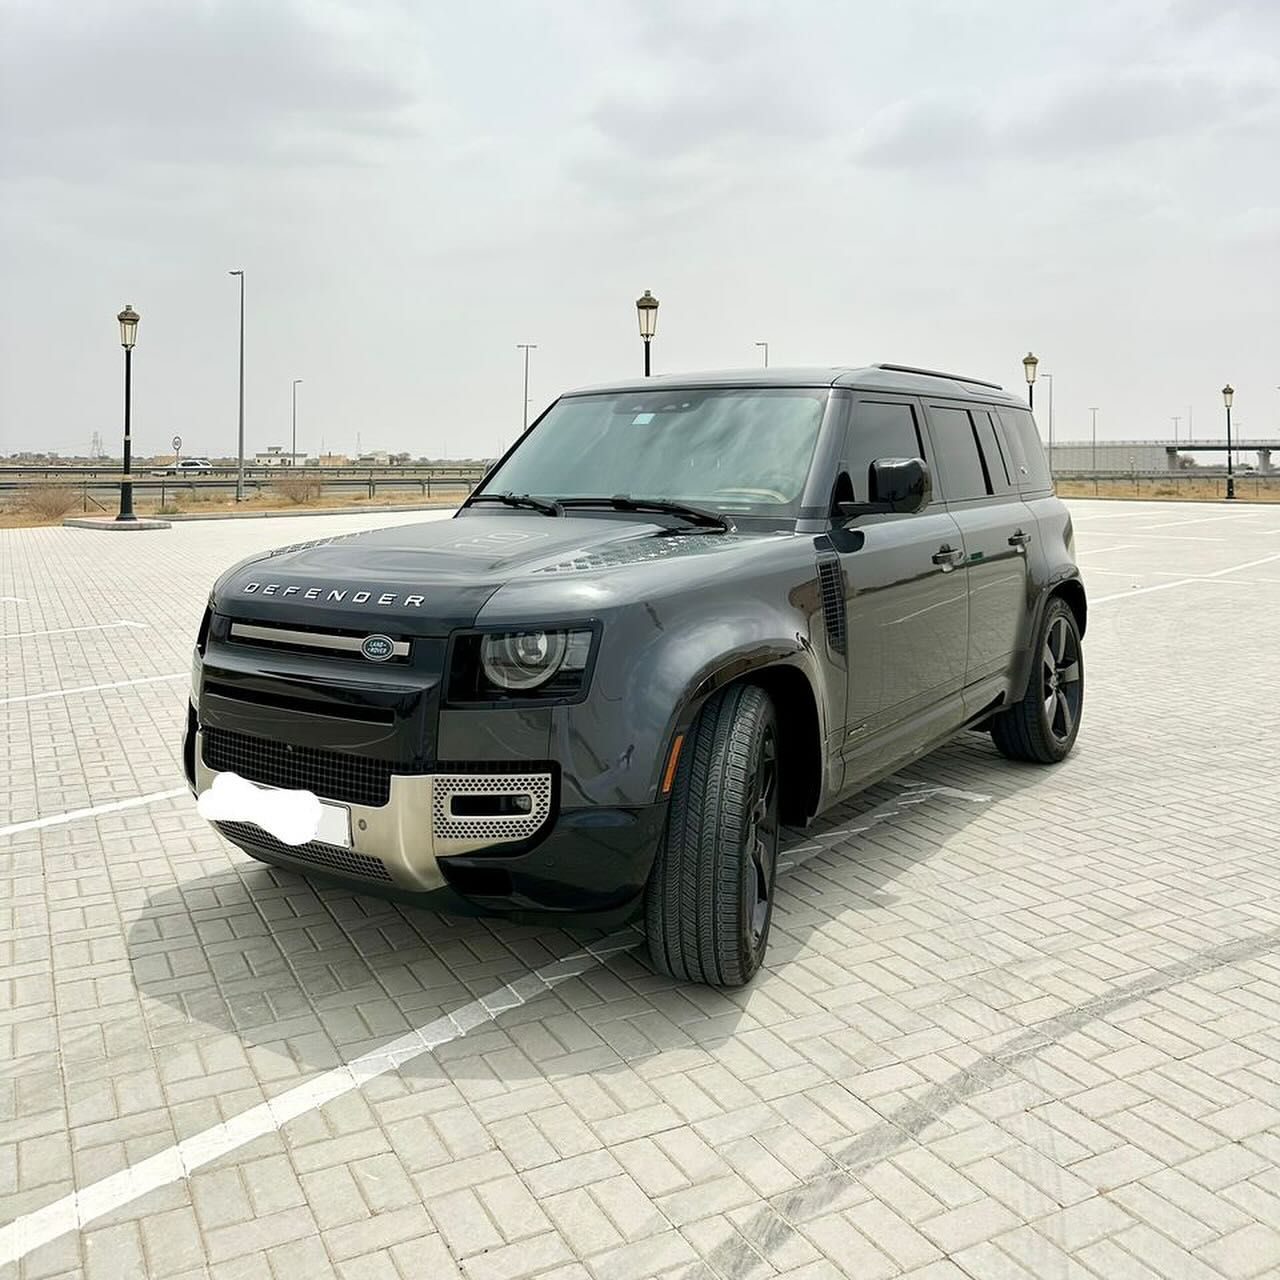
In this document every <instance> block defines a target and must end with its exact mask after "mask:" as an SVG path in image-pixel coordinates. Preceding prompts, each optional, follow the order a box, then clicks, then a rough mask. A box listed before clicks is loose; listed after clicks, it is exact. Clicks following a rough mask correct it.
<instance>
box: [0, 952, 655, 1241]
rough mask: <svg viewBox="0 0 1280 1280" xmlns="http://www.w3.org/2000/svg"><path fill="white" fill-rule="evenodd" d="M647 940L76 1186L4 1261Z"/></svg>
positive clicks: (501, 993) (507, 995) (21, 1229)
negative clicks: (126, 1166)
mask: <svg viewBox="0 0 1280 1280" xmlns="http://www.w3.org/2000/svg"><path fill="white" fill-rule="evenodd" d="M639 941H640V938H639V934H638V932H637V931H636V930H635V929H627V930H625V931H624V932H622V933H617V934H612V935H610V936H609V937H607V938H603V939H601V940H600V941H599V942H598V943H595V944H594V945H592V946H588V947H586V948H584V949H583V950H582V951H576V952H574V953H573V955H570V956H566V957H565V959H563V960H557V961H555V962H554V963H552V964H549V965H546V966H545V967H544V968H542V969H538V970H537V971H536V972H534V973H530V974H527V975H526V976H525V977H523V978H517V979H516V980H515V981H514V982H508V983H506V984H505V985H504V986H501V987H499V988H498V989H497V990H496V991H494V992H492V993H490V994H489V995H487V996H483V997H482V998H481V999H479V1000H473V1001H472V1002H471V1003H470V1004H468V1005H465V1006H464V1007H463V1008H461V1009H455V1010H454V1011H453V1013H450V1014H446V1015H445V1016H444V1017H442V1018H437V1019H436V1020H435V1021H434V1022H428V1023H427V1024H426V1026H423V1027H418V1028H416V1029H415V1030H413V1031H409V1032H407V1033H406V1034H405V1035H402V1036H400V1037H399V1038H398V1039H395V1040H392V1041H391V1042H390V1043H389V1044H385V1045H383V1046H382V1047H381V1048H380V1049H373V1050H371V1051H370V1052H369V1053H362V1054H361V1055H360V1056H359V1057H358V1058H353V1059H352V1060H351V1061H350V1062H348V1063H344V1064H343V1065H342V1066H340V1067H334V1068H333V1069H332V1070H331V1071H325V1072H323V1073H322V1074H320V1075H318V1076H316V1077H315V1079H313V1080H308V1081H307V1082H306V1083H305V1084H300V1085H296V1086H295V1087H294V1088H292V1089H286V1090H285V1091H284V1093H281V1094H279V1095H278V1096H277V1097H274V1098H268V1099H267V1101H266V1102H261V1103H259V1104H258V1105H257V1106H256V1107H251V1108H250V1109H249V1110H248V1111H242V1112H241V1113H240V1114H239V1115H238V1116H233V1117H232V1118H231V1119H230V1120H227V1121H224V1122H223V1123H222V1124H215V1125H213V1126H212V1127H211V1128H208V1129H205V1130H203V1131H202V1132H200V1133H197V1134H194V1135H193V1136H191V1137H190V1138H186V1139H184V1140H183V1141H182V1142H179V1143H177V1144H176V1145H175V1146H172V1147H167V1148H166V1149H165V1150H163V1151H160V1152H158V1153H157V1154H156V1155H154V1156H151V1157H149V1158H148V1159H146V1160H142V1161H140V1162H139V1163H138V1164H135V1165H131V1166H130V1167H128V1168H126V1169H121V1170H120V1172H119V1173H113V1174H111V1175H110V1176H109V1177H106V1178H100V1179H99V1180H98V1181H97V1182H94V1183H91V1184H90V1185H89V1186H87V1187H85V1188H84V1190H82V1191H73V1192H71V1193H70V1194H69V1195H65V1196H63V1197H62V1199H61V1200H55V1201H54V1202H53V1203H52V1204H47V1205H45V1207H44V1208H43V1209H36V1210H35V1211H34V1212H32V1213H27V1214H24V1215H23V1216H22V1217H20V1218H17V1219H15V1220H14V1221H13V1222H11V1223H9V1224H8V1226H5V1227H2V1228H0V1266H4V1265H5V1264H7V1263H11V1262H17V1261H18V1260H19V1259H20V1258H25V1257H26V1256H27V1254H29V1253H31V1252H33V1251H34V1250H36V1249H39V1248H40V1247H41V1246H43V1245H46V1244H48V1243H50V1241H53V1240H56V1239H57V1238H58V1237H59V1236H61V1235H65V1234H66V1233H67V1232H68V1231H76V1230H79V1229H81V1228H83V1227H85V1226H87V1225H88V1224H89V1223H90V1222H94V1221H96V1220H97V1219H98V1218H102V1217H105V1216H106V1215H107V1214H109V1213H114V1212H115V1211H116V1210H117V1209H119V1208H120V1207H121V1206H122V1205H126V1204H130V1203H131V1202H132V1201H134V1200H138V1199H140V1198H141V1197H142V1196H145V1195H147V1194H149V1193H150V1192H152V1191H156V1190H158V1189H159V1188H161V1187H166V1186H168V1185H169V1184H170V1183H171V1182H180V1181H182V1179H184V1178H187V1177H189V1176H190V1175H191V1174H192V1173H194V1172H195V1171H196V1170H197V1169H201V1168H203V1167H204V1166H205V1165H207V1164H211V1163H212V1162H213V1161H214V1160H220V1159H221V1158H222V1157H223V1156H225V1155H227V1154H229V1153H230V1152H232V1151H236V1150H238V1149H239V1148H240V1147H243V1146H246V1145H247V1144H248V1143H250V1142H253V1141H255V1140H256V1139H258V1138H261V1137H264V1136H265V1135H267V1134H269V1133H275V1132H276V1131H278V1130H279V1129H281V1128H283V1127H284V1126H285V1125H286V1124H288V1123H289V1121H290V1120H294V1119H296V1118H297V1117H298V1116H301V1115H305V1114H306V1113H307V1112H309V1111H314V1110H315V1109H316V1108H317V1107H323V1106H324V1105H325V1104H326V1103H329V1102H332V1101H333V1100H334V1099H335V1098H340V1097H342V1095H343V1094H346V1093H351V1092H353V1091H354V1090H356V1089H359V1088H361V1087H362V1086H364V1085H365V1084H367V1083H368V1082H369V1081H370V1080H376V1079H377V1078H378V1077H379V1076H384V1075H386V1074H387V1073H388V1072H391V1071H398V1070H399V1069H400V1068H401V1067H402V1066H404V1065H405V1063H408V1062H412V1061H413V1060H414V1059H415V1058H419V1057H421V1056H422V1055H423V1054H424V1053H431V1052H433V1051H434V1050H436V1049H438V1048H439V1047H440V1046H441V1045H445V1044H448V1043H449V1042H450V1041H452V1040H458V1039H460V1038H461V1037H463V1036H465V1035H466V1034H467V1033H468V1032H469V1031H473V1030H474V1029H475V1028H476V1027H480V1026H484V1025H485V1024H486V1023H488V1022H492V1021H494V1020H495V1019H496V1018H497V1017H498V1016H499V1015H500V1014H502V1013H504V1012H505V1011H506V1010H508V1009H518V1008H519V1007H520V1006H521V1005H523V1004H527V1003H528V1002H529V1001H530V1000H532V999H534V998H535V997H536V996H540V995H543V994H544V993H546V992H547V991H551V990H552V989H554V988H555V987H558V986H559V985H560V984H561V983H562V982H567V981H568V980H569V979H570V978H576V977H579V976H580V975H581V974H583V973H586V972H587V971H588V970H590V969H594V968H595V966H596V965H598V964H600V963H601V962H602V961H604V960H606V959H607V958H608V957H609V956H611V955H616V954H618V953H619V952H622V951H630V950H632V948H634V947H635V946H636V945H637V943H638V942H639Z"/></svg>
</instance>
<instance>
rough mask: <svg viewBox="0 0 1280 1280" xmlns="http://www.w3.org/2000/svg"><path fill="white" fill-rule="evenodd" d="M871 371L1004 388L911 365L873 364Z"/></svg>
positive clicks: (979, 380) (995, 383)
mask: <svg viewBox="0 0 1280 1280" xmlns="http://www.w3.org/2000/svg"><path fill="white" fill-rule="evenodd" d="M871 367H872V368H873V369H888V370H889V372H890V373H922V374H924V375H925V376H926V377H929V378H947V379H949V380H950V381H951V382H971V383H973V385H974V386H975V387H994V388H995V389H996V390H997V391H1003V390H1004V388H1003V387H1002V386H1001V385H1000V384H999V383H998V382H984V381H983V380H982V379H981V378H966V377H965V376H964V374H962V373H942V372H940V371H939V370H937V369H917V368H916V366H915V365H913V364H873V365H872V366H871Z"/></svg>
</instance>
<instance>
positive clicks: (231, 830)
mask: <svg viewBox="0 0 1280 1280" xmlns="http://www.w3.org/2000/svg"><path fill="white" fill-rule="evenodd" d="M213 825H214V826H215V827H217V829H218V830H219V831H221V832H222V834H223V835H224V836H226V837H227V838H228V839H230V840H237V841H239V840H243V841H244V843H245V844H252V845H257V846H258V848H260V849H269V850H270V851H271V852H272V853H279V854H283V855H284V856H285V857H288V858H292V859H293V860H294V861H295V862H305V863H307V864H308V865H310V866H313V867H319V868H322V869H324V870H328V871H340V872H342V873H343V874H344V875H349V876H363V877H364V879H366V880H381V881H384V882H386V883H390V882H391V872H389V871H388V870H387V867H386V863H384V862H382V861H381V860H380V859H378V858H371V857H369V855H368V854H364V853H356V852H355V851H354V850H352V849H344V848H342V846H341V845H336V844H324V843H323V842H321V841H319V840H311V841H309V842H308V843H307V844H285V843H284V841H283V840H277V839H276V838H275V836H273V835H271V834H270V833H269V832H267V831H264V830H263V829H262V828H261V827H256V826H254V824H253V823H252V822H215V823H214V824H213Z"/></svg>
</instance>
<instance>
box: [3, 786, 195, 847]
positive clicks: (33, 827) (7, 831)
mask: <svg viewBox="0 0 1280 1280" xmlns="http://www.w3.org/2000/svg"><path fill="white" fill-rule="evenodd" d="M189 794H190V792H189V791H188V790H187V788H186V787H174V788H173V790H172V791H153V792H151V793H150V795H145V796H131V797H130V798H129V799H128V800H112V801H110V802H109V803H107V804H95V805H93V806H92V807H91V808H88V809H72V810H71V811H70V812H69V813H55V814H51V815H50V816H49V817H47V818H32V819H31V820H30V821H29V822H15V823H13V824H12V825H11V826H8V827H0V836H16V835H17V834H18V833H19V832H21V831H38V830H40V828H42V827H60V826H62V825H63V824H64V823H66V822H78V821H79V820H80V819H81V818H96V817H98V816H99V815H100V814H103V813H119V812H120V810H121V809H140V808H142V806H143V805H147V804H155V802H156V801H157V800H172V799H173V797H174V796H185V795H189Z"/></svg>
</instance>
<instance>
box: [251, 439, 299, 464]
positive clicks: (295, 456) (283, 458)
mask: <svg viewBox="0 0 1280 1280" xmlns="http://www.w3.org/2000/svg"><path fill="white" fill-rule="evenodd" d="M306 461H307V455H306V454H305V453H286V452H285V451H284V446H283V445H279V444H272V445H268V446H267V447H266V449H264V450H263V451H262V452H261V453H255V454H254V455H253V465H254V466H255V467H301V466H304V465H305V464H306Z"/></svg>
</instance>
